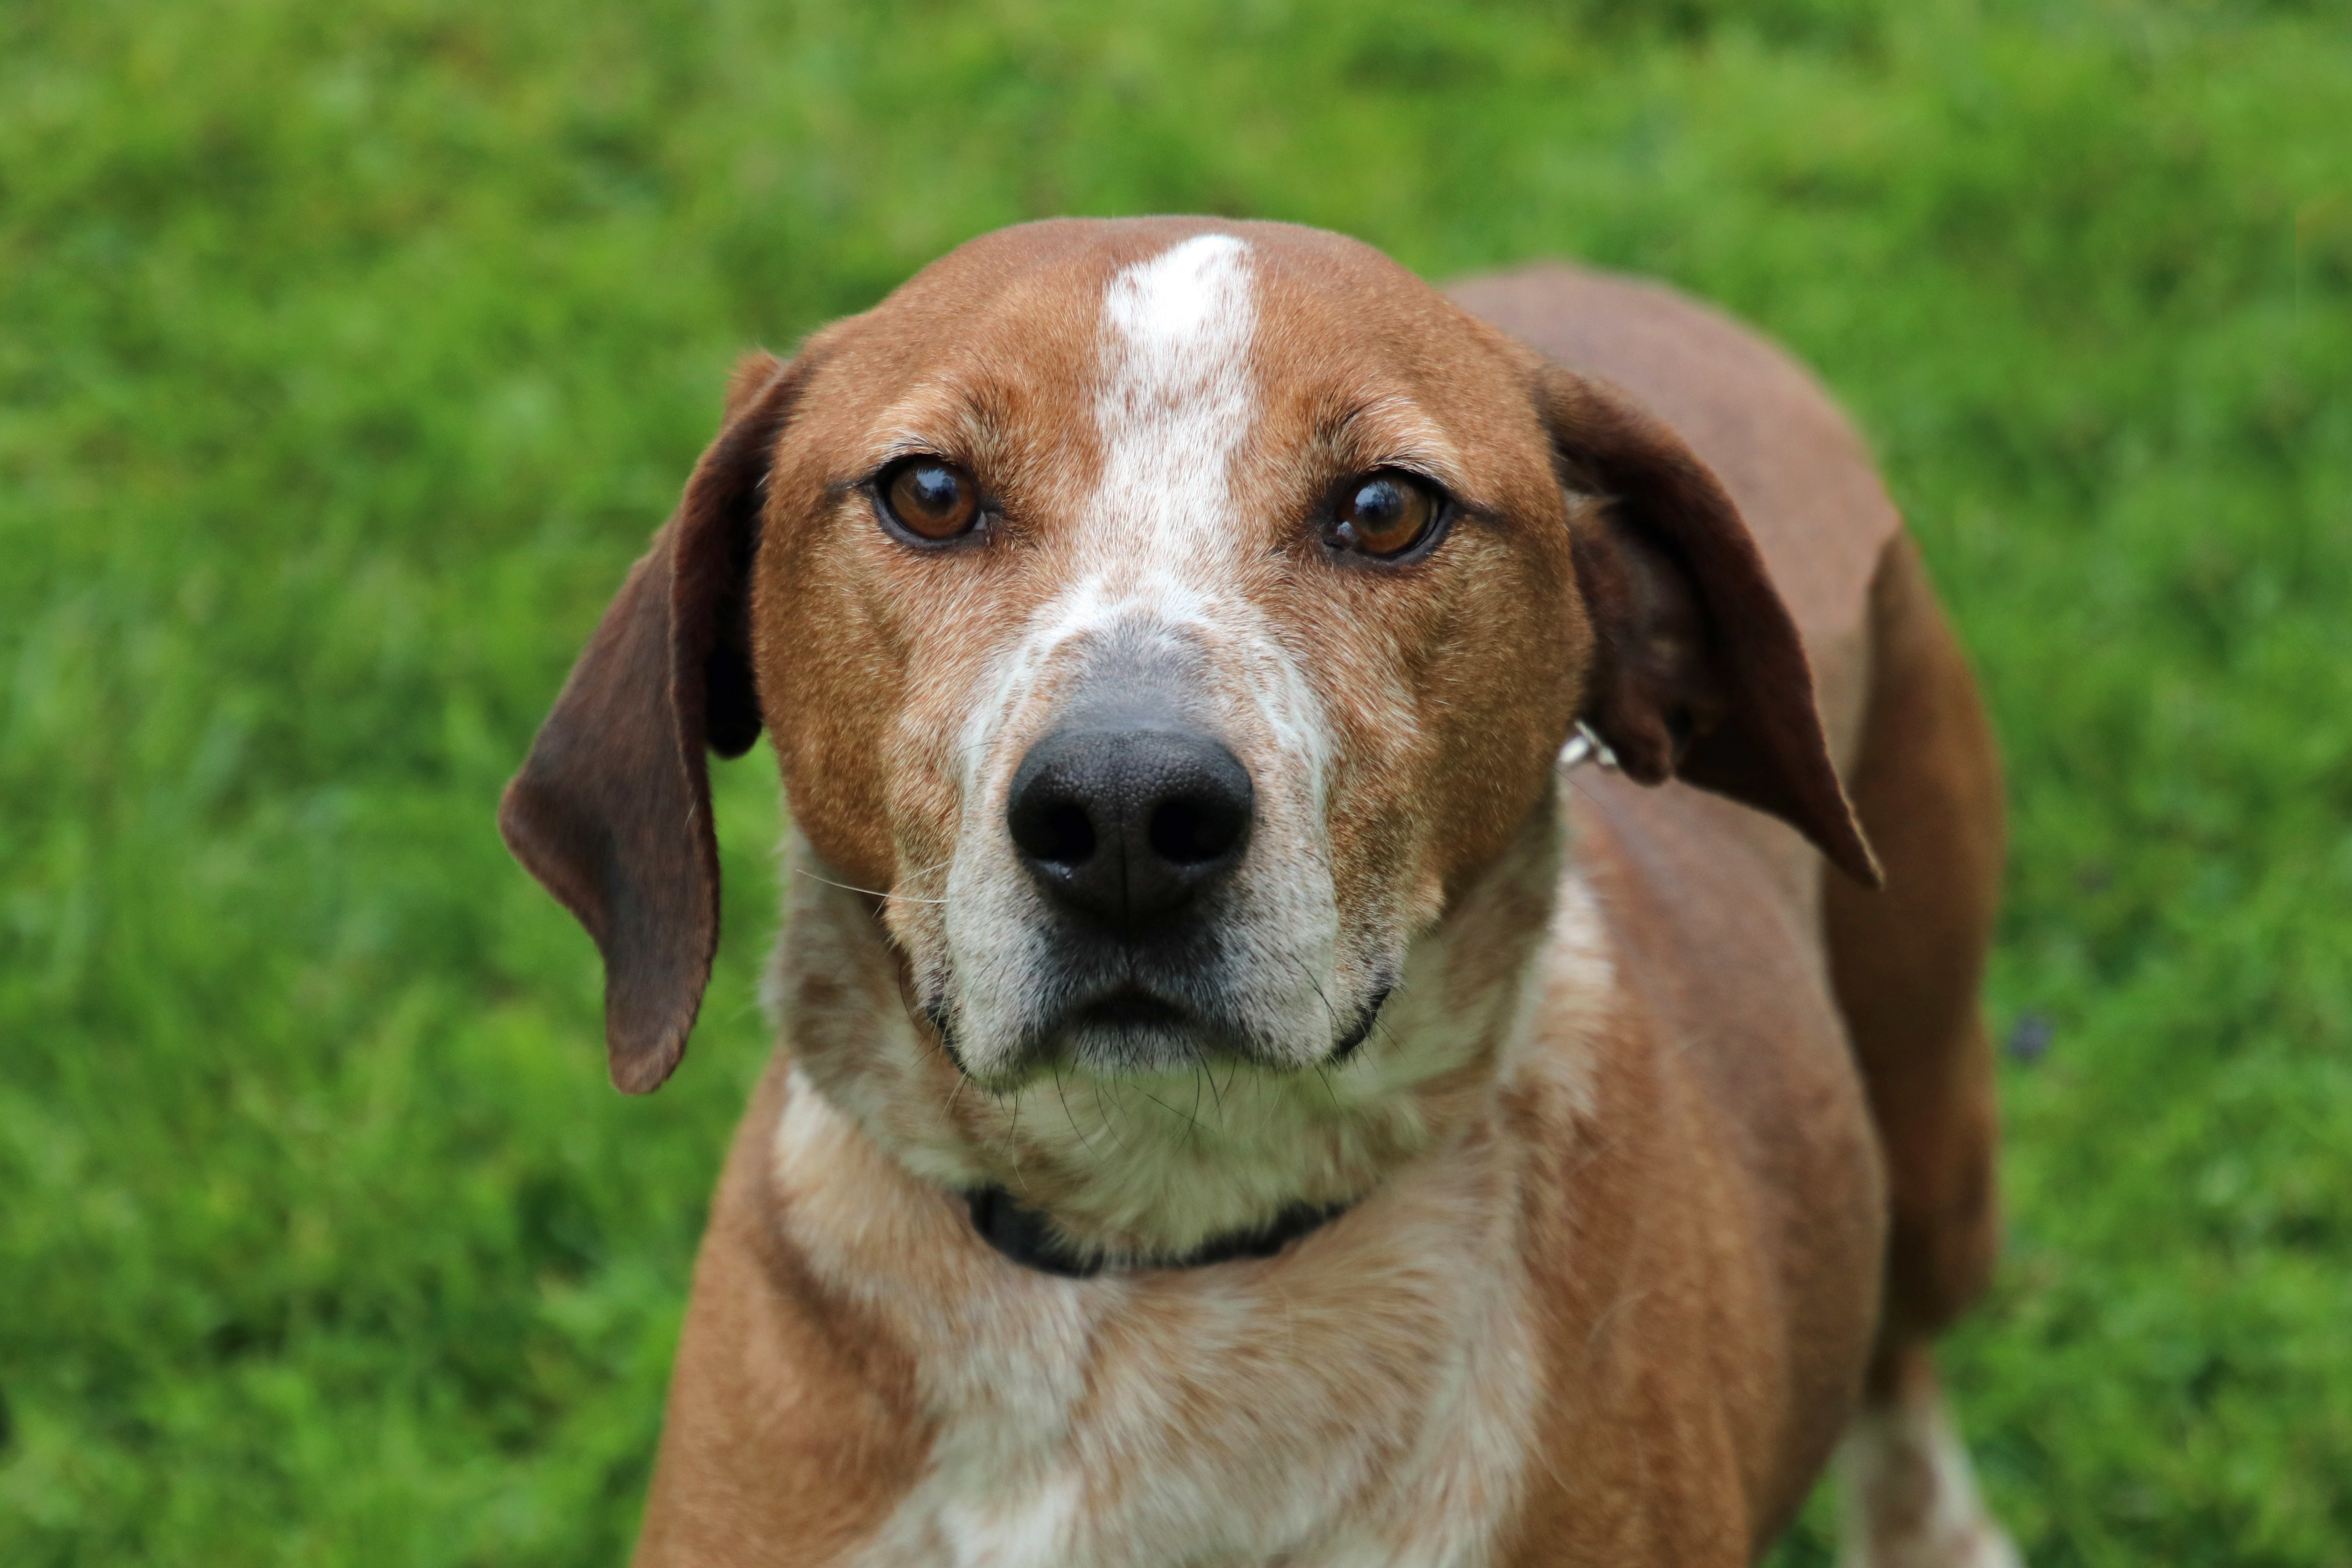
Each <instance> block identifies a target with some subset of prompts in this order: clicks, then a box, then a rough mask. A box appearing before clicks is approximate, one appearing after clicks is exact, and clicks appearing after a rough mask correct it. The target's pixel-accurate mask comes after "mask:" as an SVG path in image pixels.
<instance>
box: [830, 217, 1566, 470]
mask: <svg viewBox="0 0 2352 1568" xmlns="http://www.w3.org/2000/svg"><path fill="white" fill-rule="evenodd" d="M1153 332H1157V333H1159V334H1160V335H1161V336H1163V337H1171V336H1189V337H1190V338H1192V340H1193V342H1195V343H1196V344H1197V343H1200V342H1203V341H1206V342H1212V343H1217V344H1220V345H1222V350H1223V352H1225V353H1230V354H1231V355H1232V356H1233V357H1234V358H1235V359H1237V360H1240V361H1244V362H1245V363H1246V366H1247V370H1248V374H1249V377H1250V381H1251V384H1252V387H1251V390H1252V393H1253V395H1254V397H1255V400H1256V401H1257V403H1258V405H1259V410H1258V411H1259V412H1260V413H1262V414H1263V415H1265V416H1268V417H1269V418H1270V419H1272V420H1273V421H1275V423H1276V425H1277V426H1279V425H1282V424H1285V423H1287V421H1285V420H1284V419H1283V417H1282V416H1284V415H1285V414H1286V413H1297V414H1300V415H1302V416H1309V417H1310V422H1311V416H1313V415H1315V414H1318V413H1325V414H1328V410H1329V408H1330V407H1332V406H1341V407H1346V408H1349V409H1351V410H1358V411H1360V410H1363V409H1371V410H1376V411H1380V410H1384V411H1387V412H1389V413H1391V414H1401V413H1402V412H1403V411H1405V410H1407V409H1410V410H1411V411H1412V412H1413V413H1414V414H1416V415H1418V416H1420V417H1421V418H1422V419H1423V421H1424V422H1434V423H1435V424H1437V425H1440V426H1444V427H1446V428H1448V429H1449V430H1452V431H1454V433H1456V434H1457V435H1461V434H1464V433H1467V432H1471V431H1483V432H1486V433H1487V434H1489V435H1492V434H1496V433H1499V431H1500V429H1505V428H1513V427H1516V426H1519V425H1524V424H1527V423H1528V420H1529V419H1530V417H1531V416H1530V415H1529V412H1528V405H1527V403H1526V399H1525V395H1524V394H1525V381H1524V376H1523V375H1522V374H1520V373H1519V365H1518V363H1517V358H1516V357H1515V353H1516V351H1515V350H1514V349H1513V348H1512V347H1511V346H1510V345H1508V343H1507V340H1505V339H1503V338H1502V337H1501V336H1500V335H1499V334H1497V333H1496V332H1494V331H1492V330H1491V329H1489V328H1487V327H1486V326H1485V325H1484V324H1483V323H1481V322H1478V321H1475V319H1474V318H1472V317H1470V316H1468V315H1466V314H1465V313H1464V312H1462V311H1461V310H1458V309H1457V308H1456V307H1454V305H1453V304H1451V303H1450V302H1449V301H1447V300H1445V299H1444V296H1443V295H1441V294H1440V293H1438V291H1437V290H1436V289H1433V288H1431V287H1430V286H1429V285H1428V284H1426V283H1424V282H1423V280H1422V279H1419V278H1417V277H1415V276H1414V275H1413V274H1412V273H1411V272H1410V271H1408V270H1406V269H1405V268H1402V267H1401V266H1399V265H1398V264H1397V263H1395V262H1393V261H1391V260H1390V259H1389V258H1387V257H1385V256H1383V255H1381V253H1380V252H1379V251H1377V250H1375V249H1373V248H1372V247H1370V246H1368V245H1365V244H1362V243H1361V242H1360V241H1357V240H1353V239H1349V238H1348V237H1344V236H1340V235H1336V234H1329V233H1326V232H1324V231H1322V230H1318V229H1311V228H1304V227H1300V226H1295V225H1289V224H1276V223H1258V222H1227V221H1222V220H1215V219H1205V218H1142V219H1056V220H1052V221H1048V222H1043V223H1034V224H1024V225H1022V226H1017V227H1013V228H1009V229H1003V230H999V231H997V232H995V233H993V234H989V235H984V236H982V237H979V238H977V239H974V240H971V241H970V242H968V243H967V244H965V245H963V246H961V247H959V248H957V249H956V250H954V251H952V252H950V253H949V254H948V255H947V256H945V257H942V258H940V259H939V260H938V261H936V262H933V263H932V264H931V265H930V266H929V267H927V268H924V269H923V270H922V271H921V272H919V273H918V274H917V275H916V276H915V277H914V278H912V279H909V280H908V282H907V283H906V284H905V285H904V286H903V287H901V288H900V289H898V290H897V291H896V292H895V293H893V294H892V295H891V296H890V297H889V298H888V299H887V300H884V301H883V302H882V303H881V304H880V305H878V306H877V307H876V308H875V309H874V310H871V311H869V312H867V313H866V315H865V316H862V317H859V318H856V320H855V321H852V322H849V323H845V329H844V330H841V331H839V333H838V335H837V336H836V337H835V338H834V340H833V341H832V342H831V343H830V344H829V345H828V347H829V351H830V352H829V353H828V356H827V357H828V360H829V361H830V362H831V363H830V367H829V368H830V369H831V371H832V374H828V375H827V377H826V379H827V380H828V381H836V382H845V383H850V384H854V386H855V391H856V397H855V401H856V402H857V403H859V404H862V405H864V412H865V414H866V417H867V418H868V419H869V420H871V419H874V418H876V417H879V416H893V415H894V416H898V418H899V419H901V420H903V421H907V422H919V421H921V420H922V419H923V418H924V417H925V416H952V415H953V414H956V413H960V412H963V411H967V410H969V409H971V407H973V406H975V405H979V406H983V407H986V408H988V409H990V410H992V411H993V412H995V413H997V414H999V415H1001V416H1013V417H1015V418H1024V417H1025V418H1027V419H1034V420H1041V421H1045V422H1047V423H1069V424H1076V423H1083V422H1088V421H1086V420H1085V419H1084V418H1083V415H1084V411H1085V408H1086V406H1087V405H1092V404H1093V403H1094V401H1095V400H1096V399H1097V397H1098V396H1099V395H1100V390H1101V383H1102V381H1103V379H1104V378H1105V377H1106V376H1110V375H1116V374H1118V363H1117V362H1118V357H1119V355H1120V354H1121V353H1123V352H1128V351H1129V349H1131V347H1132V345H1133V344H1134V342H1137V341H1138V340H1139V337H1144V336H1149V335H1150V334H1151V333H1153ZM1513 433H1517V431H1516V429H1515V428H1514V429H1513Z"/></svg>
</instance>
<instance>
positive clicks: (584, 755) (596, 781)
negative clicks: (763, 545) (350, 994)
mask: <svg viewBox="0 0 2352 1568" xmlns="http://www.w3.org/2000/svg"><path fill="white" fill-rule="evenodd" d="M799 384H800V376H799V374H797V372H796V370H795V368H794V367H793V366H789V365H786V364H784V363H782V362H781V361H779V360H777V359H776V358H775V357H774V356H773V355H772V354H766V353H756V354H752V355H751V356H749V357H747V358H746V359H745V360H744V361H743V362H742V363H740V365H738V366H737V367H736V371H735V375H734V379H733V381H732V382H731V383H730V386H729V388H728V401H727V418H726V422H725V424H724V425H723V426H721V428H720V430H719V438H718V439H717V440H715V441H713V442H712V443H711V444H710V447H709V450H708V451H706V452H704V453H703V455H702V461H701V462H700V463H699V464H698V465H697V466H696V468H695V470H694V477H693V478H692V479H689V480H688V483H687V487H686V494H685V497H684V498H683V499H682V500H680V501H679V502H678V508H677V511H676V512H674V513H673V514H671V517H670V520H669V521H667V522H666V523H664V524H663V525H662V527H661V530H660V531H659V532H657V533H656V534H655V535H654V542H653V548H652V549H651V550H649V551H647V552H646V556H645V558H644V559H643V560H641V561H639V562H638V563H636V564H635V566H633V567H631V568H630V569H629V576H628V581H627V582H625V583H624V584H622V585H621V591H620V593H619V595H616V596H615V597H614V600H613V603H612V605H611V606H610V607H608V608H607V609H606V610H605V612H604V619H603V620H602V621H600V622H598V623H597V626H596V631H595V635H594V636H593V637H590V638H589V639H588V647H586V649H585V650H583V652H582V654H581V655H580V661H579V662H578V663H577V664H575V665H573V666H572V676H571V679H568V680H566V681H565V682H564V683H563V690H562V693H561V694H560V695H559V696H558V697H557V698H556V700H555V707H554V709H553V710H552V711H551V712H550V713H549V714H548V716H547V721H546V722H545V723H544V724H542V725H541V726H540V731H539V736H538V739H536V740H535V741H533V742H531V748H530V756H529V757H528V758H527V759H525V761H524V763H523V765H522V771H521V772H520V773H517V774H516V775H515V777H514V782H513V783H511V784H508V785H507V789H506V795H505V796H504V797H503V798H502V799H501V800H500V801H499V833H500V834H501V835H503V836H504V837H505V838H506V841H507V847H508V848H509V849H511V850H512V851H514V857H515V858H516V859H518V860H520V861H521V862H522V863H523V865H524V866H525V867H526V868H529V869H530V873H531V875H532V876H534V877H537V878H538V879H540V881H541V882H542V883H544V884H545V885H546V888H547V890H548V891H549V892H551V893H553V894H554V895H555V896H556V898H557V899H558V900H561V901H562V904H563V906H564V908H566V909H568V910H571V911H572V914H573V915H575V916H577V917H578V918H579V921H580V923H581V924H582V925H583V926H585V927H587V928H588V934H589V935H590V936H592V937H593V938H595V939H596V946H597V948H598V949H599V951H601V952H603V954H604V1039H605V1045H606V1047H607V1050H608V1051H609V1053H610V1065H611V1068H612V1073H613V1082H614V1084H615V1085H616V1086H617V1087H619V1088H620V1089H625V1090H626V1091H628V1092H629V1093H632V1094H643V1093H645V1092H646V1091H647V1090H649V1089H657V1088H659V1087H660V1086H661V1082H662V1080H663V1079H667V1077H669V1075H670V1072H671V1069H673V1068H676V1067H677V1061H678V1058H679V1057H681V1056H682V1055H684V1054H685V1051H686V1037H687V1034H688V1031H689V1030H691V1029H692V1028H693V1027H694V1016H695V1014H696V1013H697V1012H698V1010H700V1008H701V1005H702V990H703V986H704V985H705V984H707V983H708V982H709V978H710V960H711V955H712V954H713V953H714V952H717V951H718V947H719V843H718V839H717V838H716V837H714V836H713V835H712V832H711V823H710V777H709V767H708V764H707V763H706V762H705V760H704V758H703V754H702V753H703V748H704V747H705V746H706V745H707V746H709V748H710V749H711V750H712V751H715V752H718V753H719V755H721V756H726V757H733V756H740V755H741V754H742V753H743V752H745V751H748V750H749V749H750V748H751V742H753V741H755V740H757V739H758V738H759V734H760V704H759V696H758V693H757V692H756V691H755V690H754V689H753V688H752V681H751V653H750V637H749V627H748V625H747V618H748V606H747V604H746V600H745V588H746V584H747V582H748V579H749V575H750V570H751V555H752V552H753V550H754V549H755V548H756V547H757V545H758V542H759V526H760V503H761V497H762V494H763V487H762V481H763V480H764V479H765V478H766V476H767V468H768V458H769V453H770V450H771V449H772V447H774V445H775V442H776V438H777V437H778V435H779V434H780V433H781V432H782V428H783V425H784V421H785V420H786V418H787V417H789V416H790V414H791V410H792V405H793V399H794V397H795V396H796V395H797V394H798V391H799Z"/></svg>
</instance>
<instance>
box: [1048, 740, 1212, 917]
mask: <svg viewBox="0 0 2352 1568" xmlns="http://www.w3.org/2000/svg"><path fill="white" fill-rule="evenodd" d="M1253 801H1254V791H1253V790H1252V788H1251V784H1250V776H1249V770H1248V769H1246V768H1244V766H1242V763H1241V759H1240V758H1238V757H1236V756H1234V753H1233V752H1231V751H1229V750H1227V749H1226V748H1225V747H1224V746H1223V744H1222V743H1220V742H1217V741H1216V740H1214V739H1213V738H1211V737H1210V736H1207V735H1204V734H1202V733H1200V732H1199V731H1193V730H1188V729H1181V728H1176V727H1173V726H1171V725H1165V724H1155V723H1144V722H1139V723H1132V724H1123V725H1122V724H1106V725H1086V726H1072V727H1069V728H1065V729H1062V730H1057V731H1055V732H1054V733H1052V734H1050V735H1048V736H1046V737H1045V739H1044V740H1042V741H1040V742H1037V744H1036V745H1035V746H1034V747H1032V748H1031V749H1030V752H1029V754H1028V756H1026V757H1025V758H1024V759H1023V760H1022V763H1021V768H1020V771H1019V772H1018V773H1014V774H1013V793H1012V799H1011V802H1010V804H1009V805H1008V806H1007V808H1006V825H1007V826H1009V827H1010V828H1011V830H1012V834H1013V847H1015V848H1016V849H1018V850H1019V851H1020V855H1021V859H1022V862H1023V864H1024V865H1025V866H1026V867H1027V868H1028V869H1029V874H1030V876H1031V877H1033V878H1034V879H1035V880H1036V882H1037V885H1038V886H1039V887H1040V888H1042V889H1045V892H1046V893H1047V894H1048V895H1049V896H1050V897H1052V898H1054V899H1055V900H1057V901H1059V902H1061V903H1063V904H1064V905H1066V906H1067V907H1068V908H1070V909H1072V910H1076V911H1078V912H1080V913H1083V914H1086V915H1089V916H1092V917H1093V918H1095V919H1097V920H1100V921H1107V922H1109V923H1111V924H1118V925H1125V924H1130V923H1133V922H1136V921H1144V920H1149V919H1150V918H1152V917H1153V916H1156V915H1164V914H1167V913H1169V912H1171V911H1172V910H1175V909H1177V908H1179V907H1180V906H1181V905H1182V904H1184V903H1185V902H1186V901H1187V900H1190V899H1192V897H1193V895H1195V894H1196V893H1198V892H1199V891H1200V890H1201V889H1203V888H1205V887H1207V886H1208V885H1209V884H1210V883H1212V882H1213V881H1215V880H1216V879H1218V878H1219V877H1221V876H1223V874H1224V873H1225V872H1227V871H1229V870H1231V869H1232V868H1234V866H1236V865H1239V864H1240V863H1241V858H1242V853H1243V851H1244V849H1245V848H1246V847H1248V844H1249V831H1250V816H1251V808H1252V805H1253Z"/></svg>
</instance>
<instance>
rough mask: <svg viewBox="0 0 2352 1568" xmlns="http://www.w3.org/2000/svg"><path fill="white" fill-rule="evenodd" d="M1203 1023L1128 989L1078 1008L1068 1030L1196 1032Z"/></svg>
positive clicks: (1166, 1003)
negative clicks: (1192, 1030) (1190, 1030)
mask: <svg viewBox="0 0 2352 1568" xmlns="http://www.w3.org/2000/svg"><path fill="white" fill-rule="evenodd" d="M1199 1025H1200V1020H1199V1019H1198V1018H1197V1017H1195V1016H1193V1014H1192V1012H1191V1010H1190V1009H1188V1008H1184V1007H1180V1006H1178V1005H1176V1004H1175V1003H1173V1002H1171V1001H1168V1000H1167V999H1165V998H1164V997H1160V996H1154V995H1152V994H1150V992H1148V991H1146V990H1144V989H1143V988H1142V987H1140V986H1136V985H1126V986H1121V987H1120V988H1119V989H1118V990H1116V991H1114V992H1112V993H1111V994H1108V996H1102V997H1098V998H1097V999H1096V1000H1094V1001H1092V1002H1088V1003H1087V1004H1086V1005H1084V1006H1081V1007H1077V1008H1075V1009H1073V1010H1072V1011H1071V1013H1070V1016H1069V1017H1068V1019H1067V1021H1066V1024H1065V1025H1064V1027H1065V1028H1079V1029H1108V1030H1136V1029H1154V1030H1160V1029H1182V1028H1188V1027H1190V1028H1197V1027H1199Z"/></svg>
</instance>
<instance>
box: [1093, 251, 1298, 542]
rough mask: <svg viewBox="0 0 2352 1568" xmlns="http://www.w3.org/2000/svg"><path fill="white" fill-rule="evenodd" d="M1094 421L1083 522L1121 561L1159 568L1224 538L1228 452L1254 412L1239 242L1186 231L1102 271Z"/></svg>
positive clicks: (1244, 256) (1248, 306) (1249, 312)
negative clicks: (1094, 451) (1094, 484)
mask: <svg viewBox="0 0 2352 1568" xmlns="http://www.w3.org/2000/svg"><path fill="white" fill-rule="evenodd" d="M1102 322H1103V346H1102V353H1103V362H1102V370H1103V383H1102V391H1101V393H1100V395H1098V396H1097V400H1096V403H1095V424H1096V426H1097V429H1099V430H1100V432H1101V434H1102V439H1103V454H1104V468H1103V476H1102V487H1101V489H1099V490H1098V491H1097V495H1096V500H1095V506H1094V508H1093V511H1094V515H1093V516H1091V517H1089V518H1088V519H1087V527H1088V529H1089V531H1091V532H1092V533H1093V534H1094V536H1095V537H1096V538H1097V540H1099V541H1100V542H1101V543H1102V544H1103V545H1106V546H1108V547H1109V549H1110V550H1111V551H1112V552H1116V558H1117V559H1118V560H1120V561H1122V562H1132V563H1136V564H1138V565H1141V564H1143V563H1145V562H1149V563H1150V564H1151V565H1152V566H1157V567H1160V568H1162V569H1163V570H1164V569H1166V568H1169V567H1171V566H1178V565H1179V564H1180V563H1184V562H1187V561H1192V562H1198V561H1199V560H1200V559H1201V557H1202V556H1204V555H1207V556H1214V555H1220V554H1223V553H1224V552H1225V551H1226V550H1228V549H1229V548H1230V546H1231V544H1232V542H1233V540H1234V534H1235V530H1234V526H1233V518H1232V516H1231V510H1232V497H1231V489H1230V486H1229V485H1228V484H1227V482H1226V478H1227V470H1228V469H1229V468H1231V466H1232V462H1233V457H1234V452H1235V451H1237V450H1238V449H1239V448H1240V447H1241V445H1242V443H1243V441H1244V440H1245V439H1246V438H1247V437H1248V436H1249V433H1250V428H1251V426H1253V425H1254V424H1255V421H1256V417H1257V389H1256V387H1255V385H1254V384H1253V383H1252V378H1251V375H1250V363H1249V351H1250V338H1251V334H1252V333H1253V332H1254V331H1255V328H1256V325H1257V305H1256V301H1255V299H1254V298H1253V297H1252V293H1251V288H1250V267H1249V247H1248V246H1246V245H1244V244H1243V243H1242V242H1241V241H1240V240H1238V239H1235V238H1234V237H1233V236H1231V235H1229V234H1203V235H1196V236H1194V237H1192V238H1191V239H1188V240H1185V241H1184V242H1183V243H1181V244H1180V245H1177V246H1174V247H1171V248H1169V249H1167V250H1164V251H1162V252H1160V254H1159V255H1158V256H1155V257H1153V258H1151V259H1150V260H1149V261H1143V262H1138V263H1137V264H1136V265H1134V266H1132V267H1129V268H1127V269H1126V270H1124V271H1122V272H1120V273H1119V274H1118V276H1117V277H1116V278H1114V279H1111V281H1110V287H1109V289H1108V290H1106V292H1105V294H1104V296H1103V313H1102Z"/></svg>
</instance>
